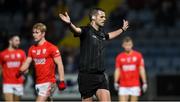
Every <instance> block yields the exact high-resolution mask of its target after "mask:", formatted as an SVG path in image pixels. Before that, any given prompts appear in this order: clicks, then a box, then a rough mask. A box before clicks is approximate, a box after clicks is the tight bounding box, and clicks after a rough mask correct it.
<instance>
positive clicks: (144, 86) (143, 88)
mask: <svg viewBox="0 0 180 102" xmlns="http://www.w3.org/2000/svg"><path fill="white" fill-rule="evenodd" d="M147 88H148V85H147V84H146V83H144V84H143V85H142V90H143V92H144V93H145V92H146V91H147Z"/></svg>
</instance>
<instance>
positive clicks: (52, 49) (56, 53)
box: [50, 46, 61, 58]
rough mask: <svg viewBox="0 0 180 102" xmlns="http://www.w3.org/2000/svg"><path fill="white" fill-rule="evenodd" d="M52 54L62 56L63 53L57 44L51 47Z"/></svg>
mask: <svg viewBox="0 0 180 102" xmlns="http://www.w3.org/2000/svg"><path fill="white" fill-rule="evenodd" d="M50 55H51V56H52V57H53V58H54V57H58V56H60V55H61V54H60V51H59V49H58V48H57V47H56V46H52V47H51V48H50Z"/></svg>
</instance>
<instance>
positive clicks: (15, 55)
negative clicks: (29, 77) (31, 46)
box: [0, 35, 26, 101]
mask: <svg viewBox="0 0 180 102" xmlns="http://www.w3.org/2000/svg"><path fill="white" fill-rule="evenodd" d="M19 45H20V38H19V36H18V35H12V36H10V37H9V46H8V48H7V49H5V50H3V51H2V52H1V53H0V65H1V67H2V78H3V94H4V99H5V100H6V101H19V100H20V96H22V95H23V82H24V79H23V77H20V78H18V79H17V78H16V73H17V72H18V70H19V68H20V66H21V65H22V63H23V62H24V61H25V59H26V54H25V52H24V51H23V50H21V49H19ZM0 69H1V68H0Z"/></svg>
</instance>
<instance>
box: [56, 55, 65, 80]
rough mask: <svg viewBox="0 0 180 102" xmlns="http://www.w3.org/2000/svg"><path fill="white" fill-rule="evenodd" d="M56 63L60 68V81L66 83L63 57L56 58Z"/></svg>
mask: <svg viewBox="0 0 180 102" xmlns="http://www.w3.org/2000/svg"><path fill="white" fill-rule="evenodd" d="M54 62H55V63H56V65H57V67H58V73H59V80H60V81H64V66H63V63H62V59H61V57H60V56H59V57H55V58H54Z"/></svg>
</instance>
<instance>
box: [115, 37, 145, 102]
mask: <svg viewBox="0 0 180 102" xmlns="http://www.w3.org/2000/svg"><path fill="white" fill-rule="evenodd" d="M122 47H123V48H124V50H125V51H124V52H122V53H120V54H119V55H118V56H117V57H116V65H115V66H116V69H115V73H114V74H115V75H114V87H115V89H116V90H118V95H119V100H120V101H122V102H124V101H128V100H129V99H130V101H133V102H134V101H138V96H140V92H141V90H140V78H141V79H142V82H143V86H142V90H143V92H145V91H146V90H147V81H146V72H145V68H144V60H143V57H142V54H141V53H140V52H138V51H135V50H133V48H132V47H133V41H132V39H131V38H130V37H125V38H124V39H123V42H122Z"/></svg>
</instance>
